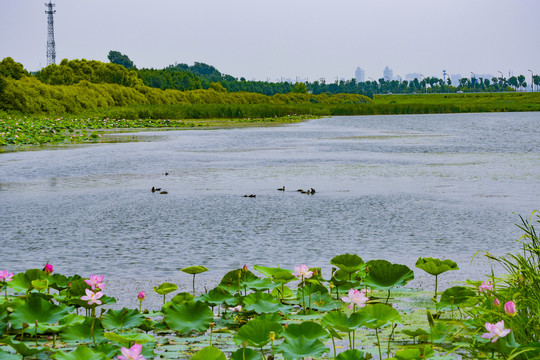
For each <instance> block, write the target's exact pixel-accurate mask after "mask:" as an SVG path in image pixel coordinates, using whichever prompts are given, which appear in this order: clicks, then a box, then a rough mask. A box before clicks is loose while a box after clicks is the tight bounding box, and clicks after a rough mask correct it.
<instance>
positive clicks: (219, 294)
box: [198, 287, 238, 306]
mask: <svg viewBox="0 0 540 360" xmlns="http://www.w3.org/2000/svg"><path fill="white" fill-rule="evenodd" d="M198 299H199V301H203V302H205V303H206V304H208V305H211V306H217V305H221V304H227V305H228V306H235V305H237V304H238V298H236V297H234V296H233V295H232V294H231V293H230V292H228V291H227V290H225V289H223V288H220V287H217V288H214V289H212V290H210V291H209V292H208V293H206V294H203V295H201V296H199V298H198Z"/></svg>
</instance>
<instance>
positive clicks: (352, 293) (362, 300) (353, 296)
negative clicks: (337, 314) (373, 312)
mask: <svg viewBox="0 0 540 360" xmlns="http://www.w3.org/2000/svg"><path fill="white" fill-rule="evenodd" d="M368 300H369V298H368V297H367V296H366V289H362V290H360V291H358V290H356V289H350V290H349V296H344V297H342V298H341V301H343V302H346V303H350V304H349V309H352V308H353V306H354V305H358V307H364V306H366V302H367V301H368Z"/></svg>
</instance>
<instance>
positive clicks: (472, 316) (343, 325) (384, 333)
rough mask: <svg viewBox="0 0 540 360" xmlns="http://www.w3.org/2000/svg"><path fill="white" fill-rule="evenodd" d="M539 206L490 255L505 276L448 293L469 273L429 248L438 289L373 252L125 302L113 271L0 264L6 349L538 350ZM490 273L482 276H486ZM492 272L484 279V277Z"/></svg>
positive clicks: (25, 352) (325, 355)
mask: <svg viewBox="0 0 540 360" xmlns="http://www.w3.org/2000/svg"><path fill="white" fill-rule="evenodd" d="M535 223H536V224H538V223H540V215H538V213H537V212H536V213H533V215H532V216H531V218H530V219H529V220H525V219H522V224H520V225H519V226H520V228H521V229H522V230H523V232H524V235H523V237H522V239H521V244H522V250H521V251H520V252H519V253H517V254H508V255H507V256H504V257H493V256H491V255H489V254H487V256H488V257H489V258H491V259H492V260H494V261H495V262H498V263H501V264H503V265H504V266H505V269H506V270H507V271H508V273H507V274H506V275H505V276H503V277H500V278H498V277H495V276H493V275H491V276H488V278H487V279H485V280H484V281H475V280H468V281H466V283H465V282H464V283H463V284H462V285H458V286H453V287H450V288H448V289H446V290H445V291H443V292H442V293H441V292H437V279H438V277H439V276H444V273H445V272H447V271H458V270H459V269H458V266H457V264H456V263H455V262H453V261H451V260H448V259H446V260H440V259H434V258H430V257H421V258H419V259H418V261H417V262H416V271H425V272H427V273H429V274H431V275H433V276H434V283H435V286H434V291H432V290H431V289H429V290H428V289H425V290H424V291H413V290H407V289H404V288H403V286H405V285H406V284H407V282H408V281H410V280H412V279H413V278H414V271H413V270H411V269H410V268H408V267H407V266H405V265H400V264H394V263H390V262H388V261H386V260H370V261H367V262H364V261H363V260H362V258H360V257H359V256H358V255H356V254H348V253H347V254H342V255H338V256H335V257H334V258H332V259H331V260H330V264H331V265H332V266H333V268H332V272H331V274H326V276H325V275H323V274H322V272H321V269H320V268H318V267H308V266H307V265H299V266H296V267H295V268H294V271H293V270H289V269H282V268H279V267H265V266H258V265H255V266H253V271H255V272H257V273H258V274H260V275H257V274H255V272H252V271H251V270H250V269H249V268H248V266H244V267H243V268H241V269H234V270H231V271H229V272H228V273H226V274H225V275H224V276H223V278H222V279H221V281H220V283H219V285H218V286H216V287H215V288H213V289H211V290H209V291H205V292H204V293H200V292H199V293H198V292H197V290H196V288H197V285H196V275H197V274H200V273H203V272H205V271H207V270H208V269H207V268H205V267H204V266H188V267H185V268H183V269H182V271H183V272H185V273H187V274H191V275H193V291H192V292H191V293H188V292H177V293H175V292H176V291H177V288H178V286H177V285H176V284H173V283H163V284H161V285H160V286H156V287H155V288H154V292H155V293H156V294H153V296H159V297H160V298H162V299H163V306H162V307H161V308H160V309H150V310H143V309H145V299H146V297H147V296H152V295H151V294H145V293H144V292H138V293H134V294H132V297H133V299H137V300H138V302H139V306H138V307H137V308H125V307H124V308H122V309H114V307H111V305H113V304H115V303H116V299H114V298H112V297H109V296H107V287H106V279H105V278H104V277H103V276H100V275H97V274H94V275H89V276H86V277H81V276H79V275H71V276H64V275H62V274H56V273H54V269H53V266H52V265H51V264H46V265H45V267H44V268H43V270H40V269H31V270H27V271H25V272H22V273H18V274H13V273H10V272H9V271H8V270H2V271H0V291H1V296H0V358H2V359H21V358H36V359H48V358H53V359H60V360H63V359H66V360H67V359H96V360H100V359H112V358H118V359H140V360H141V359H145V358H146V359H153V358H156V357H159V358H165V359H189V358H191V359H193V360H197V359H205V360H211V359H216V360H224V359H235V360H238V359H252V360H255V359H257V360H258V359H270V358H275V359H304V358H315V359H338V360H347V359H355V360H361V359H370V358H379V359H384V358H388V359H427V358H433V359H441V358H447V359H454V358H458V357H459V358H474V359H499V358H501V359H503V358H504V359H510V358H511V359H538V358H539V357H540V347H539V346H538V340H539V336H540V320H539V319H540V309H539V308H538V304H539V301H540V299H539V298H538V296H539V294H540V289H539V288H538V286H539V285H538V284H540V281H539V280H540V278H539V277H540V275H539V266H540V251H539V247H540V239H539V238H538V234H537V232H536V230H535V227H534V225H535ZM479 276H480V275H479ZM480 280H482V279H480Z"/></svg>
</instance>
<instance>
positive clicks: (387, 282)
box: [364, 260, 414, 290]
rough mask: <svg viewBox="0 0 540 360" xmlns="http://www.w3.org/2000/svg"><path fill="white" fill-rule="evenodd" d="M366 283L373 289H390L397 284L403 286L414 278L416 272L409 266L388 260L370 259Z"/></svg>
mask: <svg viewBox="0 0 540 360" xmlns="http://www.w3.org/2000/svg"><path fill="white" fill-rule="evenodd" d="M366 265H367V266H368V268H369V271H368V273H367V276H366V277H365V278H364V284H366V285H368V286H369V287H371V288H372V289H377V290H388V289H391V288H393V287H395V286H403V285H405V284H407V282H409V281H410V280H413V279H414V273H413V271H412V270H411V269H409V267H408V266H405V265H401V264H392V263H391V262H389V261H386V260H370V261H368V262H367V263H366Z"/></svg>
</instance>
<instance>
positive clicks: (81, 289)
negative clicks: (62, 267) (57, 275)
mask: <svg viewBox="0 0 540 360" xmlns="http://www.w3.org/2000/svg"><path fill="white" fill-rule="evenodd" d="M89 288H90V287H89V286H88V284H87V283H85V282H84V279H82V278H79V279H74V280H73V281H71V285H70V286H69V296H70V297H71V298H75V299H77V298H79V299H80V297H81V296H83V295H86V292H85V290H86V289H89Z"/></svg>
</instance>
